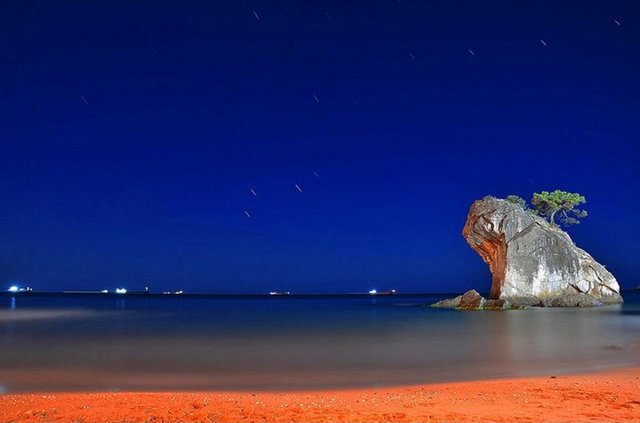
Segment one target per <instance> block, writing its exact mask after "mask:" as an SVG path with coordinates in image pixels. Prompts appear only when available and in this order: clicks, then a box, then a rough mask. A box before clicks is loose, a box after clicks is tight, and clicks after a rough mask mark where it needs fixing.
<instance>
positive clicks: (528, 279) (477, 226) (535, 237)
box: [462, 197, 622, 306]
mask: <svg viewBox="0 0 640 423" xmlns="http://www.w3.org/2000/svg"><path fill="white" fill-rule="evenodd" d="M462 234H463V235H464V237H465V239H466V240H467V243H468V244H469V245H470V246H471V248H473V249H474V251H476V252H477V253H478V254H479V255H480V256H481V257H482V259H483V260H484V261H485V262H486V263H487V264H488V265H489V269H490V270H491V274H492V283H491V290H490V293H489V299H492V300H498V299H500V300H504V301H505V302H506V303H508V304H510V305H514V306H520V305H541V306H592V305H601V304H613V303H620V302H622V297H621V296H620V286H619V285H618V282H617V281H616V279H615V278H614V277H613V275H612V274H611V273H609V271H607V269H605V268H604V266H602V265H601V264H599V263H598V262H596V261H595V260H594V259H593V258H592V257H591V256H590V255H589V254H588V253H587V252H586V251H584V250H582V249H580V248H578V247H576V245H575V244H574V243H573V241H572V240H571V238H570V237H569V235H568V234H567V233H566V232H564V231H563V230H562V229H560V228H557V227H555V226H552V225H550V224H549V223H548V222H547V221H546V220H544V219H543V218H541V217H539V216H535V215H534V214H532V213H530V212H528V211H526V210H524V209H523V208H522V206H520V205H518V204H514V203H511V202H509V201H506V200H500V199H497V198H493V197H485V198H483V199H482V200H478V201H476V202H474V203H473V205H472V206H471V209H470V210H469V215H468V217H467V222H466V224H465V225H464V229H463V230H462Z"/></svg>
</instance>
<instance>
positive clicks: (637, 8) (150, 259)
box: [0, 0, 640, 292]
mask: <svg viewBox="0 0 640 423" xmlns="http://www.w3.org/2000/svg"><path fill="white" fill-rule="evenodd" d="M254 12H255V13H254ZM541 40H542V41H541ZM544 44H546V45H544ZM469 50H471V52H470V51H469ZM0 63H1V65H0V143H1V150H0V284H5V283H6V282H8V281H9V280H14V279H15V280H20V281H27V282H28V283H29V284H30V285H32V286H33V287H34V288H35V289H102V288H114V287H115V286H127V287H128V288H129V289H136V288H140V287H142V286H144V285H145V284H149V285H150V286H151V287H152V289H154V290H164V289H178V288H182V289H185V290H187V291H191V292H193V291H199V292H264V291H269V290H272V289H282V290H284V289H289V290H292V291H295V292H316V291H321V292H326V291H345V292H349V291H363V290H367V289H369V288H372V287H377V288H378V289H385V288H397V289H398V290H400V291H403V292H407V291H421V292H424V291H441V292H442V291H461V290H464V289H467V288H471V287H476V288H480V289H488V287H489V284H490V282H489V272H488V270H487V268H486V266H485V265H484V263H483V262H482V261H481V259H480V258H479V257H478V256H476V254H475V253H473V252H472V251H471V249H470V248H469V247H468V246H467V245H466V243H465V241H464V240H463V238H462V236H461V234H460V232H461V228H462V226H463V224H464V221H465V217H466V213H467V211H468V208H469V206H470V204H471V202H472V201H473V200H475V199H477V198H480V197H482V196H484V195H486V194H494V195H497V196H505V195H507V194H511V193H515V194H519V195H522V196H525V197H527V198H529V197H530V196H531V193H532V192H533V191H539V190H544V189H555V188H561V189H566V190H570V191H578V192H580V193H583V194H584V195H585V196H586V197H587V199H588V201H589V203H588V210H589V211H590V213H591V216H590V217H588V218H587V219H586V220H585V221H584V223H583V224H582V225H581V226H579V227H574V228H572V229H570V233H571V235H572V236H573V237H574V239H575V240H576V242H577V243H578V245H580V246H582V247H584V248H585V249H587V250H588V251H589V252H591V253H592V254H593V255H594V256H595V258H596V259H598V260H600V261H601V262H602V263H603V264H605V265H607V267H608V268H609V269H610V270H611V271H612V272H613V273H614V274H615V275H616V276H617V277H618V279H619V281H620V282H621V284H622V285H623V287H626V288H631V287H633V286H635V285H636V284H638V283H640V264H639V263H640V260H639V259H638V258H639V257H640V243H639V242H638V238H639V237H640V224H639V223H638V214H639V213H640V196H639V195H638V194H639V193H640V166H639V165H638V163H639V161H640V78H639V75H640V5H638V4H637V2H635V1H599V2H592V1H582V2H574V1H569V2H562V1H548V2H541V1H532V2H521V1H517V2H514V1H467V2H453V1H448V0H447V1H435V2H418V1H409V0H400V1H399V2H396V1H393V0H385V1H368V0H363V1H349V2H346V1H308V0H300V1H284V0H282V1H278V0H271V1H250V0H248V1H246V2H243V1H217V2H211V1H197V2H196V1H185V0H182V1H175V2H160V1H136V2H131V1H107V2H92V1H91V2H87V1H64V2H52V1H38V2H34V1H28V0H14V1H7V0H5V1H3V2H2V3H0ZM314 96H315V97H314ZM314 172H316V173H315V174H314ZM316 175H318V176H316ZM294 184H298V185H299V186H300V187H301V188H302V190H303V191H302V192H298V191H297V190H296V188H295V185H294ZM250 189H254V190H255V191H256V193H257V194H258V195H257V197H254V196H253V195H252V194H251V193H250V191H249V190H250ZM245 210H246V211H247V212H248V213H249V214H250V216H251V217H250V218H249V217H247V216H246V215H245V213H244V211H245Z"/></svg>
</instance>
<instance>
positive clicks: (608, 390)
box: [0, 368, 640, 423]
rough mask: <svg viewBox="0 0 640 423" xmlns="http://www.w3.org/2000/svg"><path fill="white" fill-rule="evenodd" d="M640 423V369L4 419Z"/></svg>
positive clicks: (199, 399)
mask: <svg viewBox="0 0 640 423" xmlns="http://www.w3.org/2000/svg"><path fill="white" fill-rule="evenodd" d="M267 421H268V422H348V421H354V422H355V421H357V422H386V421H401V422H605V421H606V422H640V368H632V369H624V370H616V371H609V372H604V373H596V374H589V375H578V376H557V377H553V376H547V377H534V378H525V379H508V380H491V381H480V382H462V383H447V384H437V385H421V386H410V387H397V388H380V389H354V390H337V391H314V392H280V393H279V392H258V393H238V392H192V393H187V392H180V393H61V394H59V393H56V394H42V393H41V394H19V395H2V396H0V422H25V423H27V422H72V423H92V422H95V423H98V422H100V423H106V422H118V423H120V422H154V423H160V422H167V423H168V422H267Z"/></svg>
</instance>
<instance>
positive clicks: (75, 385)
mask: <svg viewBox="0 0 640 423" xmlns="http://www.w3.org/2000/svg"><path fill="white" fill-rule="evenodd" d="M442 297H443V296H437V295H435V296H427V295H424V296H412V297H408V296H394V297H377V298H370V297H321V298H297V297H258V298H247V297H245V298H189V297H170V298H167V297H156V296H142V297H133V296H127V297H113V296H68V295H67V296H62V295H61V296H39V295H33V294H32V295H21V296H16V297H12V296H9V295H4V294H3V295H0V391H2V392H14V391H33V390H75V389H93V390H131V389H136V390H185V389H193V390H196V389H227V390H228V389H232V390H259V389H314V388H328V387H355V386H386V385H398V384H416V383H428V382H438V381H450V380H467V379H476V378H485V377H505V376H521V375H533V374H556V373H563V372H572V371H581V370H589V369H596V368H607V367H616V366H624V365H640V295H638V294H637V293H627V294H626V295H625V299H626V302H625V304H624V305H623V306H614V307H603V308H596V309H533V310H523V311H509V312H456V311H449V310H436V309H430V308H426V307H422V306H421V305H422V304H426V303H431V302H433V301H436V300H438V299H441V298H442Z"/></svg>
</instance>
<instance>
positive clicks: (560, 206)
mask: <svg viewBox="0 0 640 423" xmlns="http://www.w3.org/2000/svg"><path fill="white" fill-rule="evenodd" d="M586 202H587V200H586V199H585V198H584V196H582V195H580V194H578V193H575V192H566V191H560V190H555V191H553V192H548V191H542V192H539V193H538V192H536V193H534V194H533V197H532V198H531V204H532V205H533V209H534V211H535V212H536V213H537V214H538V215H540V216H542V217H544V218H545V219H547V220H548V221H549V223H551V224H552V225H556V226H557V223H556V221H555V219H556V216H557V217H558V220H559V222H560V224H561V225H563V226H569V225H575V224H578V223H580V219H582V218H584V217H587V211H586V210H580V209H576V208H575V207H576V206H578V205H580V204H584V203H586Z"/></svg>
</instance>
